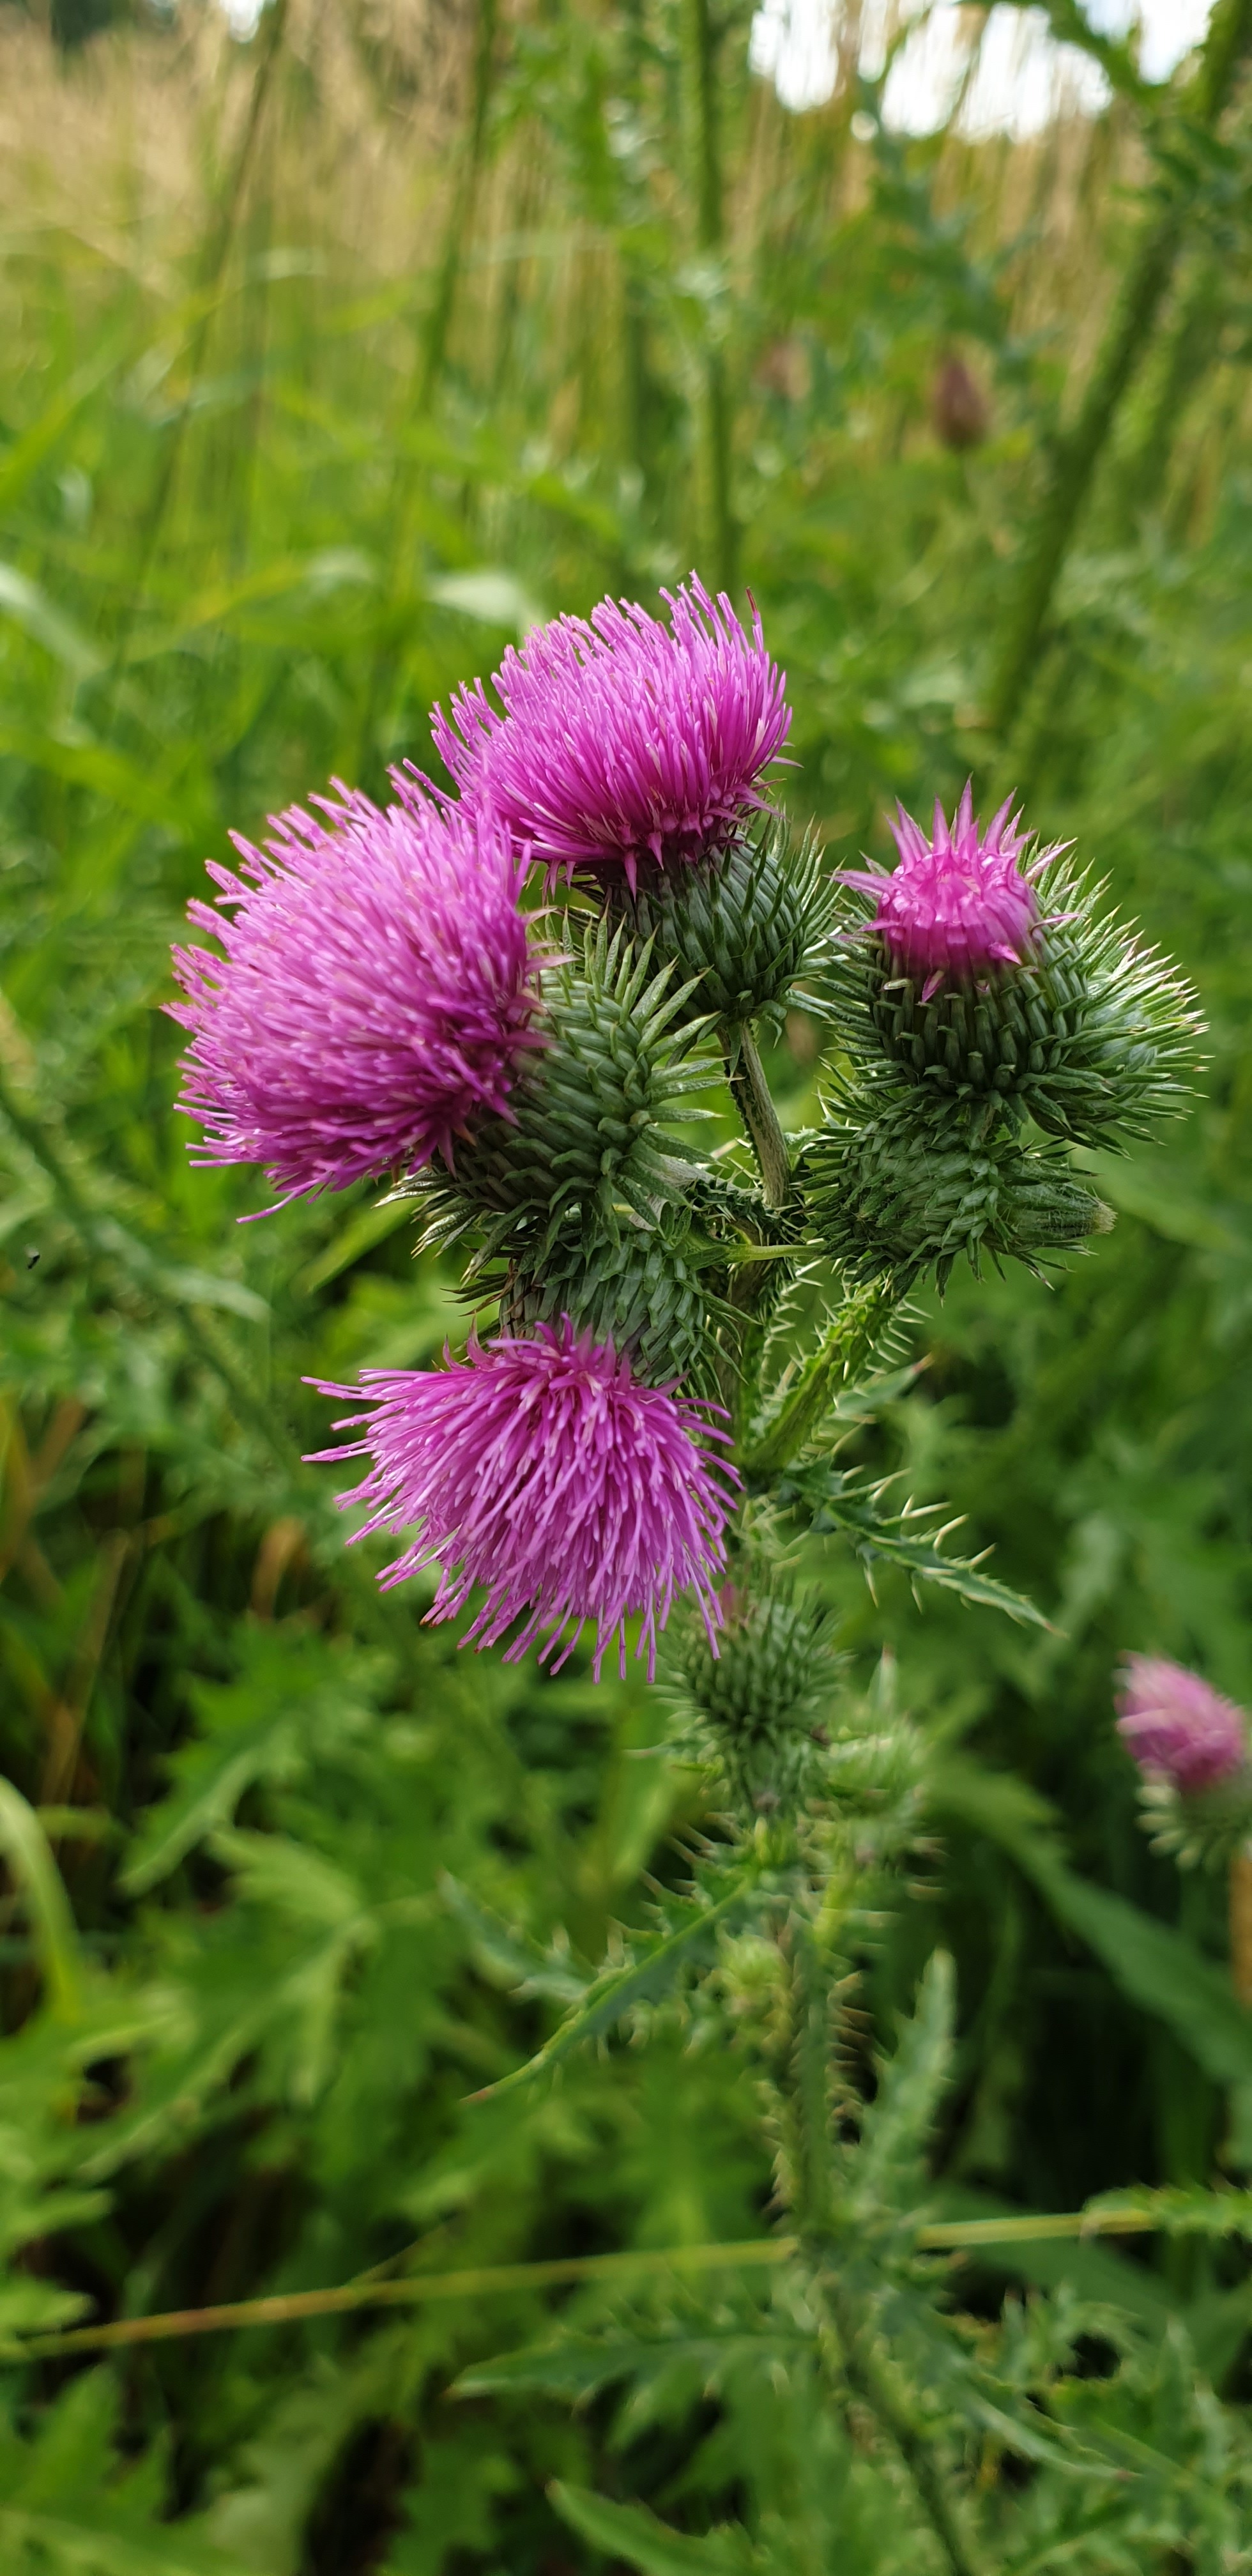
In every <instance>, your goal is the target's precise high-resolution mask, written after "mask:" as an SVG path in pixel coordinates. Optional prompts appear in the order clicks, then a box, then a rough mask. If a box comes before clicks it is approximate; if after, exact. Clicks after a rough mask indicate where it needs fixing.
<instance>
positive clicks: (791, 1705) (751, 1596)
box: [671, 1577, 837, 1810]
mask: <svg viewBox="0 0 1252 2576" xmlns="http://www.w3.org/2000/svg"><path fill="white" fill-rule="evenodd" d="M749 1579H752V1580H754V1579H756V1578H749ZM724 1603H725V1609H726V1624H725V1627H724V1628H723V1629H722V1631H721V1634H720V1636H719V1638H718V1652H717V1654H716V1655H714V1653H713V1651H712V1648H711V1646H710V1644H709V1641H708V1638H707V1637H706V1635H705V1633H704V1631H703V1629H702V1628H701V1627H699V1626H698V1625H697V1624H696V1622H695V1621H694V1620H688V1621H687V1622H685V1623H684V1624H683V1625H682V1626H680V1627H679V1628H678V1629H677V1630H676V1632H675V1635H674V1642H673V1646H672V1649H671V1665H672V1671H673V1675H674V1677H675V1682H676V1685H677V1688H676V1698H677V1720H678V1731H677V1735H676V1741H675V1749H676V1750H677V1751H678V1752H679V1753H683V1752H686V1753H688V1754H689V1755H692V1756H694V1758H696V1759H697V1760H700V1761H705V1762H713V1763H715V1764H716V1765H717V1767H718V1769H719V1770H720V1771H721V1772H722V1774H723V1776H724V1778H725V1779H726V1782H727V1785H728V1787H729V1789H730V1791H731V1795H732V1798H733V1799H734V1802H735V1804H736V1806H738V1807H740V1808H749V1809H752V1808H755V1809H758V1810H761V1809H769V1808H773V1807H778V1806H791V1805H794V1804H796V1803H797V1802H798V1801H799V1800H800V1799H802V1798H803V1797H804V1796H805V1795H806V1793H807V1792H808V1791H809V1790H810V1789H811V1788H812V1787H813V1786H814V1784H815V1781H816V1778H817V1775H818V1773H819V1772H820V1769H821V1765H822V1758H823V1742H824V1739H823V1737H822V1736H820V1735H815V1734H814V1731H813V1727H814V1720H815V1719H816V1717H817V1714H818V1712H819V1710H820V1709H821V1708H822V1706H823V1704H824V1702H825V1700H826V1698H827V1697H828V1695H829V1691H830V1687H831V1683H832V1680H833V1677H834V1673H835V1669H836V1660H837V1659H836V1657H835V1655H834V1653H833V1652H832V1648H831V1644H830V1637H829V1613H828V1612H827V1611H826V1610H825V1609H824V1608H823V1607H822V1606H821V1605H820V1604H816V1603H814V1602H811V1601H807V1600H804V1599H796V1598H795V1597H794V1596H793V1595H792V1593H791V1592H790V1590H789V1589H788V1587H787V1586H786V1584H785V1583H784V1582H783V1581H782V1580H781V1579H780V1578H778V1577H775V1578H774V1580H773V1582H772V1584H771V1585H770V1587H769V1588H768V1589H767V1590H764V1591H753V1592H749V1591H747V1590H743V1591H741V1590H740V1587H739V1586H738V1585H737V1584H730V1585H728V1586H727V1588H726V1593H725V1595H724Z"/></svg>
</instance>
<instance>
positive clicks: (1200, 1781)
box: [1117, 1655, 1248, 1797]
mask: <svg viewBox="0 0 1252 2576" xmlns="http://www.w3.org/2000/svg"><path fill="white" fill-rule="evenodd" d="M1117 1705H1118V1708H1119V1710H1120V1712H1121V1714H1120V1716H1119V1717H1118V1721H1117V1731H1118V1734H1119V1735H1120V1736H1121V1738H1122V1741H1123V1743H1124V1744H1125V1746H1126V1749H1127V1752H1128V1753H1129V1754H1130V1755H1131V1757H1132V1759H1133V1760H1134V1761H1135V1762H1137V1763H1138V1765H1139V1768H1140V1770H1141V1771H1145V1772H1163V1773H1164V1775H1165V1778H1166V1779H1167V1780H1170V1781H1172V1783H1173V1785H1174V1787H1175V1788H1176V1789H1180V1790H1181V1791H1182V1793H1183V1795H1184V1797H1189V1796H1191V1795H1192V1794H1193V1792H1194V1791H1196V1790H1198V1789H1212V1788H1215V1787H1216V1786H1217V1784H1218V1782H1219V1781H1221V1780H1229V1779H1230V1778H1231V1777H1232V1776H1233V1774H1234V1773H1235V1772H1236V1771H1239V1770H1241V1769H1242V1768H1243V1765H1244V1763H1245V1762H1246V1760H1247V1749H1248V1748H1247V1733H1246V1721H1245V1719H1244V1715H1243V1711H1242V1709H1238V1708H1236V1707H1235V1704H1234V1701H1233V1700H1229V1699H1223V1698H1222V1696H1221V1693H1220V1692H1219V1691H1215V1690H1214V1689H1213V1688H1212V1686H1211V1685H1210V1684H1209V1683H1208V1682H1206V1681H1201V1679H1200V1676H1199V1674H1198V1673H1189V1672H1188V1671H1187V1670H1186V1668H1185V1666H1184V1665H1182V1664H1171V1663H1167V1662H1166V1660H1165V1658H1164V1656H1162V1655H1128V1656H1127V1658H1126V1669H1125V1672H1124V1674H1123V1676H1122V1689H1121V1693H1120V1696H1119V1698H1118V1703H1117Z"/></svg>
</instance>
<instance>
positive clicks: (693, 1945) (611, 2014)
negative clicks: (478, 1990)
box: [475, 1863, 760, 2101]
mask: <svg viewBox="0 0 1252 2576" xmlns="http://www.w3.org/2000/svg"><path fill="white" fill-rule="evenodd" d="M759 1875H760V1873H759V1870H758V1869H757V1867H756V1865H755V1863H754V1864H752V1865H751V1866H749V1867H748V1868H746V1869H744V1870H741V1871H740V1872H739V1874H738V1875H737V1877H736V1878H735V1880H734V1882H733V1884H732V1885H731V1886H730V1887H729V1888H728V1889H727V1891H726V1893H725V1895H724V1896H720V1897H719V1898H718V1899H717V1901H716V1903H715V1904H712V1905H705V1904H701V1903H699V1902H698V1901H695V1900H693V1901H692V1902H691V1903H690V1905H689V1908H688V1910H687V1919H686V1921H684V1922H682V1923H680V1924H679V1926H678V1928H677V1930H676V1931H673V1932H664V1933H660V1934H658V1935H657V1936H656V1938H655V1939H654V1940H652V1941H649V1942H646V1943H644V1942H641V1943H637V1944H636V1947H635V1951H634V1955H633V1956H632V1957H631V1958H630V1959H628V1960H627V1962H626V1964H625V1965H624V1966H623V1967H620V1968H611V1969H609V1970H608V1971H607V1973H606V1974H604V1975H602V1976H599V1977H597V1978H596V1979H595V1981H594V1983H593V1984H591V1985H589V1986H588V1988H587V1990H586V1994H585V1996H584V1997H583V2000H582V2001H581V2002H580V2003H579V2005H578V2006H577V2008H576V2010H575V2011H574V2012H572V2013H570V2014H569V2016H568V2017H567V2019H566V2020H565V2021H563V2022H562V2024H561V2027H560V2029H559V2030H557V2031H554V2033H553V2035H552V2037H551V2039H550V2040H548V2041H547V2042H546V2043H545V2045H544V2046H543V2047H542V2048H541V2049H540V2050H539V2052H538V2054H537V2055H536V2056H534V2057H531V2058H528V2059H527V2062H526V2064H525V2065H524V2066H518V2067H515V2068H514V2070H513V2073H512V2074H511V2075H504V2076H502V2077H501V2078H500V2081H499V2083H498V2084H488V2085H485V2086H484V2087H483V2090H482V2092H481V2093H479V2094H478V2095H477V2096H476V2097H475V2098H476V2099H477V2100H479V2101H490V2100H498V2099H499V2097H500V2096H501V2095H502V2094H504V2093H512V2092H515V2091H516V2089H517V2087H518V2086H519V2085H522V2084H529V2083H531V2082H533V2080H534V2078H535V2077H536V2076H539V2075H546V2074H548V2073H550V2072H551V2069H552V2068H553V2067H554V2066H559V2065H560V2063H561V2061H562V2059H563V2058H566V2057H569V2056H570V2055H572V2053H573V2051H574V2050H575V2049H576V2048H585V2047H587V2046H588V2045H589V2043H590V2042H591V2041H592V2040H595V2039H602V2038H603V2037H604V2036H605V2034H606V2032H608V2031H610V2030H612V2029H614V2028H615V2026H616V2025H617V2023H618V2022H620V2021H621V2020H623V2019H624V2017H625V2015H626V2014H627V2013H629V2012H633V2011H634V2010H635V2009H636V2007H637V2006H638V2005H640V2004H651V2003H658V2002H659V2001H660V2000H661V1998H662V1996H663V1995H667V1994H669V1993H670V1992H671V1991H672V1990H673V1988H674V1986H675V1985H676V1984H677V1982H678V1979H679V1978H680V1977H681V1976H682V1975H683V1974H684V1973H685V1971H686V1970H687V1969H688V1968H689V1967H692V1966H694V1965H695V1963H696V1961H697V1960H698V1959H699V1957H700V1956H701V1954H702V1953H703V1952H704V1951H706V1950H707V1949H708V1947H709V1946H710V1943H711V1939H712V1936H714V1935H715V1934H716V1933H717V1932H718V1931H719V1930H720V1929H722V1928H724V1927H725V1926H727V1925H728V1924H730V1923H731V1922H732V1921H733V1920H734V1917H735V1915H736V1914H737V1913H738V1911H739V1909H740V1908H741V1907H742V1906H744V1905H746V1904H747V1903H748V1902H749V1900H750V1898H751V1896H752V1893H753V1890H754V1889H755V1887H756V1883H757V1879H758V1877H759Z"/></svg>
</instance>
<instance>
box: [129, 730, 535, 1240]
mask: <svg viewBox="0 0 1252 2576" xmlns="http://www.w3.org/2000/svg"><path fill="white" fill-rule="evenodd" d="M392 777H393V780H394V783H395V787H396V791H397V795H398V797H399V802H398V804H395V805H391V806H389V807H388V808H387V811H386V812H385V813H380V811H379V809H378V807H377V806H375V805H372V804H371V803H370V801H369V798H368V797H366V796H361V795H357V794H354V793H353V792H352V791H351V790H349V789H348V788H346V787H343V786H341V785H340V784H339V782H338V781H335V787H336V794H337V798H338V801H337V802H336V801H333V800H331V799H328V798H321V797H319V798H318V799H317V800H316V802H317V803H318V804H319V805H320V807H321V809H322V813H323V814H324V815H325V816H326V818H327V819H326V821H325V822H323V821H321V820H320V819H319V818H318V817H317V816H315V815H312V814H306V813H303V812H302V811H301V809H300V807H299V806H292V807H291V809H290V810H289V812H287V813H286V814H283V815H281V816H279V817H277V818H276V819H273V830H272V837H271V838H270V839H269V840H268V841H267V842H266V844H265V848H264V850H256V849H253V848H252V846H251V844H250V843H249V842H247V841H244V840H240V839H239V838H238V837H237V836H236V838H235V847H236V849H237V850H238V851H239V852H240V855H241V858H242V861H243V866H242V871H241V873H240V875H238V876H236V875H234V874H233V873H232V871H231V870H230V869H229V868H224V867H218V866H215V865H214V864H213V863H212V862H210V865H209V874H210V876H211V877H212V878H213V879H214V881H215V882H216V884H217V885H219V886H220V887H221V893H220V895H219V896H218V907H224V908H225V909H226V911H227V918H226V919H224V920H223V919H222V918H221V916H220V912H219V909H218V908H217V907H213V906H210V905H209V904H207V903H193V904H192V905H191V907H190V918H191V920H192V922H193V924H194V925H195V927H196V928H197V929H199V930H207V931H211V932H213V933H214V934H215V935H216V937H217V938H218V939H219V940H220V942H221V945H222V947H223V949H224V950H225V956H224V957H217V956H214V955H213V954H212V953H211V952H210V951H209V950H207V949H204V948H176V949H175V950H174V971H175V974H176V975H177V978H178V981H179V983H180V984H181V986H182V988H183V991H184V993H185V995H186V996H187V998H186V1000H185V1001H183V1002H175V1003H170V1004H169V1005H168V1006H167V1007H168V1009H169V1011H170V1016H171V1018H173V1019H176V1020H180V1021H181V1022H182V1025H183V1027H184V1028H186V1029H190V1031H191V1037H192V1043H191V1046H190V1048H189V1050H188V1053H187V1055H186V1056H185V1057H184V1059H183V1077H184V1089H183V1097H182V1099H181V1101H180V1103H179V1106H180V1108H182V1109H184V1110H185V1111H186V1112H187V1113H188V1115H189V1116H191V1117H193V1118H199V1119H201V1120H202V1121H203V1123H204V1131H205V1134H204V1146H203V1150H202V1151H201V1153H200V1154H199V1156H198V1157H197V1159H198V1160H199V1161H200V1162H201V1163H264V1164H265V1166H266V1168H267V1171H268V1176H269V1179H270V1181H271V1183H272V1185H273V1187H274V1188H275V1189H277V1190H278V1191H279V1192H280V1193H281V1199H280V1204H281V1203H283V1202H285V1201H286V1200H287V1199H291V1198H297V1197H299V1196H300V1195H301V1194H302V1193H303V1192H305V1191H307V1190H319V1189H344V1188H346V1187H347V1185H348V1183H349V1182H350V1181H357V1180H367V1179H368V1180H377V1179H378V1178H379V1177H380V1176H381V1174H383V1173H384V1172H387V1171H390V1170H392V1169H397V1168H398V1169H406V1170H411V1169H413V1168H414V1167H415V1166H417V1165H419V1164H422V1163H428V1162H429V1161H430V1159H431V1157H432V1155H433V1154H435V1153H441V1154H442V1155H443V1156H444V1158H445V1160H446V1161H447V1162H449V1163H451V1162H452V1161H453V1143H454V1139H455V1138H456V1137H457V1136H458V1135H461V1134H463V1133H464V1131H465V1128H466V1126H467V1124H468V1122H469V1121H470V1120H472V1119H473V1118H474V1117H475V1116H477V1115H479V1114H481V1113H482V1112H484V1111H487V1110H503V1109H505V1108H506V1105H507V1102H508V1096H509V1091H510V1089H511V1086H512V1084H513V1081H514V1078H515V1075H516V1073H517V1070H518V1065H519V1063H520V1061H521V1058H522V1056H523V1054H524V1053H525V1051H526V1049H527V1048H529V1047H531V1046H533V1045H535V1044H536V1043H537V1042H538V1041H537V1038H536V1033H535V1031H534V1029H533V1027H532V1016H533V1012H534V1007H535V998H536V995H535V982H536V976H537V972H538V966H539V962H540V961H539V958H538V956H537V955H536V953H535V951H534V950H533V949H530V948H528V945H527V937H526V921H525V916H524V915H523V914H522V912H521V911H520V909H519V894H520V874H521V871H520V866H519V862H518V860H517V859H516V857H515V855H514V853H513V850H512V845H511V843H510V841H509V837H508V834H507V832H506V831H505V830H504V828H503V826H502V825H501V824H500V823H499V822H498V821H497V820H496V818H495V817H494V815H493V814H492V812H491V810H490V808H489V807H488V806H486V805H484V806H482V807H480V808H478V809H476V811H475V813H474V814H472V815H471V814H467V813H466V812H464V811H463V810H462V809H460V808H458V807H455V806H449V807H440V806H438V805H436V804H434V803H433V802H432V801H431V799H430V798H429V797H428V796H427V795H426V794H425V793H424V792H423V791H422V790H421V789H420V788H419V787H418V786H417V785H415V783H414V782H413V781H412V780H411V779H409V778H406V777H405V776H403V775H402V774H401V773H400V772H399V771H393V772H392Z"/></svg>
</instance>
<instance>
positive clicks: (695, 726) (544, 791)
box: [431, 574, 791, 887]
mask: <svg viewBox="0 0 1252 2576" xmlns="http://www.w3.org/2000/svg"><path fill="white" fill-rule="evenodd" d="M661 596H662V598H663V599H664V600H665V601H666V603H667V605H668V608H669V612H670V620H669V628H668V630H667V629H666V628H665V627H664V626H662V625H661V624H660V623H659V621H658V620H657V619H656V618H654V617H649V616H648V614H647V612H646V610H645V609H642V608H640V607H638V606H637V605H632V603H631V602H630V601H628V600H622V601H620V602H619V601H617V600H613V599H603V600H601V602H600V605H599V607H598V608H593V610H592V612H591V622H590V624H588V623H587V621H586V620H585V619H584V618H581V617H558V618H556V619H555V620H554V621H553V623H552V624H551V625H549V626H542V627H539V628H538V629H537V630H536V632H535V633H534V634H533V635H530V636H528V637H527V640H526V642H525V644H524V645H523V647H522V650H521V651H520V652H516V651H514V650H513V648H512V647H510V649H509V651H508V652H507V653H506V654H505V657H504V661H503V663H502V665H501V668H500V669H499V671H497V673H496V674H495V680H494V686H495V688H496V690H497V693H498V695H499V697H500V701H501V704H502V705H503V707H504V714H503V715H502V716H501V715H498V714H497V713H496V711H495V709H494V708H493V707H491V706H490V705H489V704H488V702H487V696H486V692H485V690H484V688H483V684H482V681H481V680H478V681H476V682H475V683H474V686H473V688H472V689H471V688H465V689H460V690H458V692H457V694H456V696H455V697H454V698H453V700H452V714H451V718H449V717H447V716H445V715H444V712H443V709H442V707H436V708H435V710H434V714H433V717H432V720H431V721H432V731H433V734H434V738H435V743H436V745H437V747H438V750H439V752H440V754H441V756H442V758H443V760H444V761H445V762H446V764H447V767H448V769H449V770H450V771H451V774H452V776H453V778H454V779H455V780H456V783H457V786H458V788H459V789H460V790H461V792H462V794H471V793H472V794H475V795H478V794H481V793H484V792H485V793H486V794H487V795H489V796H490V797H491V799H492V801H493V803H494V804H495V806H496V807H497V810H498V811H499V812H500V813H501V814H502V815H503V816H504V818H505V820H506V821H507V822H508V824H509V825H510V827H511V829H512V831H513V832H514V834H515V836H516V838H517V839H518V841H519V842H521V843H523V844H525V845H527V846H528V847H529V850H530V855H531V856H532V858H535V859H538V860H539V861H541V863H542V864H543V865H544V866H545V867H546V869H547V871H548V877H549V882H552V881H554V880H555V879H557V878H559V877H569V876H571V875H572V874H573V871H574V870H575V868H580V867H588V868H605V867H621V868H623V869H624V870H625V873H626V876H627V878H628V880H629V883H630V884H631V886H632V887H633V886H634V883H635V878H636V872H637V869H638V866H639V862H640V860H641V859H643V858H651V859H654V860H655V861H656V862H657V863H658V864H664V863H667V862H670V861H673V860H683V859H696V858H700V857H702V856H703V855H704V854H705V853H706V852H708V851H710V850H717V849H720V848H722V847H724V846H725V843H726V842H727V841H728V840H729V838H730V837H731V835H732V833H733V832H734V831H735V829H736V827H737V826H738V825H739V824H741V823H742V822H743V821H744V820H745V819H746V817H747V815H748V814H749V813H750V812H752V811H753V810H754V809H759V808H761V807H762V806H763V805H764V803H765V799H764V798H763V796H762V795H761V793H760V787H759V782H760V779H761V777H762V774H763V772H764V771H765V770H766V769H767V768H768V766H769V764H770V762H771V761H772V760H774V759H776V758H777V756H778V754H779V752H780V751H781V749H782V746H783V743H784V742H785V741H786V738H787V731H788V728H789V726H790V723H791V711H790V708H789V707H788V705H787V703H786V699H785V696H784V691H785V688H786V677H785V674H784V673H783V672H781V671H779V670H778V669H777V668H776V666H775V664H774V663H773V662H772V661H771V660H770V658H769V655H768V654H767V653H766V650H765V644H764V639H763V636H762V632H761V620H760V617H759V615H758V613H757V611H756V608H755V607H754V608H753V611H752V634H751V637H750V638H749V637H748V636H747V635H745V633H744V631H743V628H742V626H741V625H740V623H739V620H738V618H737V617H736V615H735V612H734V610H733V608H732V607H731V604H730V601H729V599H727V598H726V596H725V594H724V593H723V594H722V595H721V596H719V597H718V598H717V599H716V600H714V599H711V598H710V596H709V594H708V592H707V590H706V589H705V588H704V585H703V583H702V582H700V581H698V580H697V579H696V577H695V575H694V574H693V575H692V577H691V580H690V581H689V582H687V583H684V584H683V585H682V587H681V588H680V589H679V591H678V592H677V594H676V595H675V596H671V594H670V593H669V592H668V591H663V592H662V594H661Z"/></svg>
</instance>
